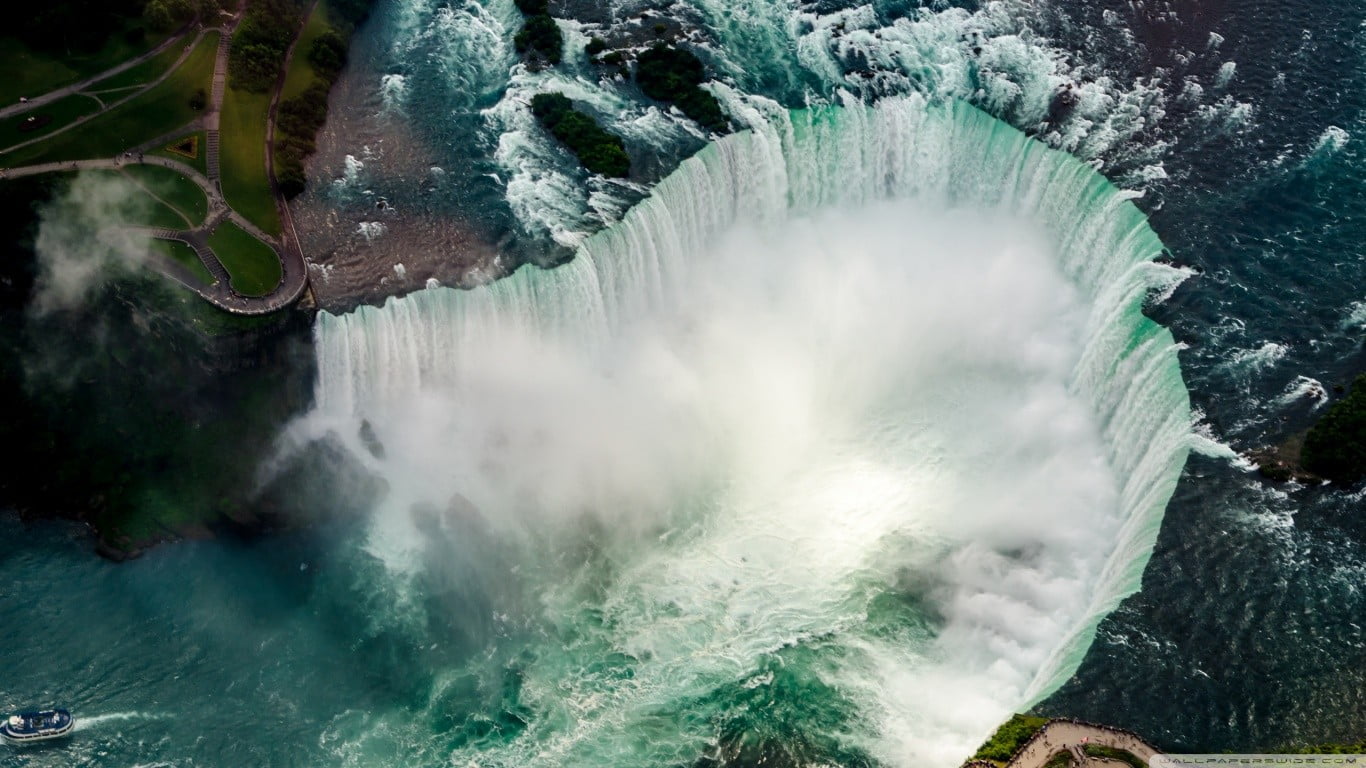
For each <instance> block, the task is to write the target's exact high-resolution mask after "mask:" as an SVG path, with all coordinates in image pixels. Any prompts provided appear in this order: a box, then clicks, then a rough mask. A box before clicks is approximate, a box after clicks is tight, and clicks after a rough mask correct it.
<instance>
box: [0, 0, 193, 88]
mask: <svg viewBox="0 0 1366 768" xmlns="http://www.w3.org/2000/svg"><path fill="white" fill-rule="evenodd" d="M18 11H19V12H20V13H23V12H24V11H23V9H22V8H20V9H18ZM167 37H169V35H162V34H148V33H147V32H145V31H144V30H142V26H141V23H140V21H133V22H130V23H129V24H128V25H127V26H126V27H124V28H123V29H118V30H114V31H113V32H112V33H111V34H110V35H109V39H108V41H107V42H105V44H104V46H102V47H101V48H100V49H99V50H97V51H93V52H91V53H77V54H73V55H63V56H53V55H50V54H46V53H40V52H37V51H33V50H30V49H29V47H28V46H26V45H24V42H23V41H22V40H16V39H14V38H12V37H0V51H4V52H5V53H4V56H3V57H0V106H8V105H10V104H13V103H15V102H17V101H19V97H20V96H28V97H33V96H40V95H42V94H44V93H47V92H48V91H51V90H55V89H57V88H61V87H64V86H67V85H71V84H72V83H75V82H78V81H80V80H83V79H85V78H87V77H90V76H91V75H96V74H99V73H100V72H103V71H104V70H106V69H109V68H111V67H116V66H118V65H119V64H120V63H122V62H124V61H127V60H128V59H131V58H133V57H135V56H138V55H139V54H142V53H144V52H146V51H148V50H151V49H152V48H155V47H156V46H157V45H159V44H160V43H161V42H162V41H163V40H165V39H166V38H167Z"/></svg>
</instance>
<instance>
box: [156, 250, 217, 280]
mask: <svg viewBox="0 0 1366 768" xmlns="http://www.w3.org/2000/svg"><path fill="white" fill-rule="evenodd" d="M151 248H152V250H153V251H155V252H157V253H160V254H162V255H163V256H166V257H167V258H169V259H172V260H174V261H176V262H178V263H179V264H180V265H181V266H183V267H185V268H187V269H189V270H190V272H192V273H194V276H195V278H197V279H198V280H199V283H200V285H213V275H212V274H211V273H210V272H209V270H208V269H207V268H206V267H205V266H204V263H203V262H202V261H200V260H199V254H197V253H195V252H194V249H193V248H191V247H190V246H189V245H187V244H185V243H182V242H180V241H179V240H153V241H152V243H151Z"/></svg>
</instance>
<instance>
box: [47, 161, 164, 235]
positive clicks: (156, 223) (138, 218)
mask: <svg viewBox="0 0 1366 768" xmlns="http://www.w3.org/2000/svg"><path fill="white" fill-rule="evenodd" d="M81 173H82V175H83V176H85V177H87V178H89V177H98V178H103V179H108V180H109V183H114V184H119V185H120V186H119V187H118V189H119V191H120V192H122V191H123V190H125V189H126V190H127V194H128V195H129V196H130V197H129V198H128V199H127V200H125V201H124V202H125V204H126V207H125V208H123V213H124V215H126V216H127V217H128V218H126V219H122V220H120V221H119V222H118V224H119V225H121V226H128V227H167V228H169V229H185V228H186V227H188V226H189V225H188V224H187V223H186V222H185V218H184V217H183V216H181V215H180V213H179V212H177V211H176V210H175V209H174V208H172V207H171V206H169V205H167V204H165V203H163V202H161V201H160V200H158V199H156V198H155V197H153V196H152V195H150V194H147V191H146V190H144V189H143V188H142V187H139V186H137V185H136V184H134V183H133V181H132V180H131V179H129V178H128V177H127V176H124V175H123V174H122V173H120V172H119V171H106V170H87V171H82V172H81ZM64 175H65V174H64Z"/></svg>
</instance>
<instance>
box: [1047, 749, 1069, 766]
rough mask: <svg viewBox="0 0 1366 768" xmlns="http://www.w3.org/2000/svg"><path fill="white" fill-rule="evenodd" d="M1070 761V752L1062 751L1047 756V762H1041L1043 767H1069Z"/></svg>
mask: <svg viewBox="0 0 1366 768" xmlns="http://www.w3.org/2000/svg"><path fill="white" fill-rule="evenodd" d="M1072 762H1073V761H1072V754H1071V753H1070V752H1067V751H1063V752H1059V753H1057V754H1056V755H1053V756H1052V757H1050V758H1048V762H1046V763H1044V764H1043V768H1071V766H1072Z"/></svg>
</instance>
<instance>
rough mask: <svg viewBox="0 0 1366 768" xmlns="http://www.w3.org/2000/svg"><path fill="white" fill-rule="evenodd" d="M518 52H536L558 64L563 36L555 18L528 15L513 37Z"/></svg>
mask: <svg viewBox="0 0 1366 768" xmlns="http://www.w3.org/2000/svg"><path fill="white" fill-rule="evenodd" d="M513 43H514V44H516V46H517V52H518V53H520V54H524V55H525V54H528V53H532V54H536V55H538V56H540V57H541V58H543V59H545V60H546V61H547V62H549V63H550V64H552V65H554V64H559V63H560V57H561V53H562V51H563V49H564V36H563V35H562V34H561V33H560V28H559V26H558V25H556V24H555V20H554V19H552V18H550V17H549V16H547V15H545V14H538V15H536V16H528V17H527V20H526V24H524V25H522V29H521V31H520V32H518V33H517V37H515V38H513Z"/></svg>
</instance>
